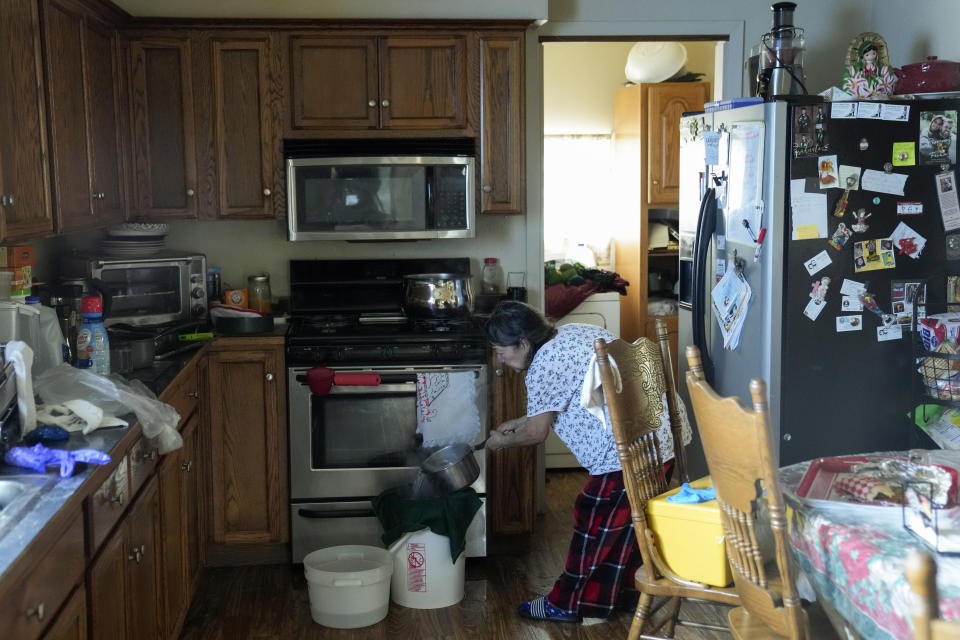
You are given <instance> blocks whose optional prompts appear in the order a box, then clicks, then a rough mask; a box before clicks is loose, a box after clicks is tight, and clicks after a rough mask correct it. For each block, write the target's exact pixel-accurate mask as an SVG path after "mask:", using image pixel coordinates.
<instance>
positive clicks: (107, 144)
mask: <svg viewBox="0 0 960 640" xmlns="http://www.w3.org/2000/svg"><path fill="white" fill-rule="evenodd" d="M44 7H45V10H44V17H45V22H46V44H47V52H48V55H47V59H46V62H47V94H48V96H49V106H50V131H51V136H50V141H51V144H50V147H51V151H52V156H53V184H54V192H53V195H54V204H55V210H56V219H57V230H58V231H75V230H78V229H89V228H91V227H95V226H98V225H102V224H106V223H109V222H118V221H122V220H123V219H124V217H125V210H126V207H125V204H124V202H125V200H124V191H123V187H122V182H121V164H120V158H121V157H122V148H121V143H120V132H121V127H120V120H119V117H118V115H119V111H120V107H119V100H120V92H119V85H118V82H117V78H118V76H119V71H118V68H117V53H116V42H115V36H114V32H113V29H111V28H110V27H109V26H107V25H105V24H103V23H101V22H99V21H98V20H96V19H95V18H92V17H91V16H90V15H89V14H88V13H87V11H86V8H85V7H84V6H83V5H81V4H78V3H76V2H74V1H73V0H48V1H47V2H46V4H45V5H44Z"/></svg>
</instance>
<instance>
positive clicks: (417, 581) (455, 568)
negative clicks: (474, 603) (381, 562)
mask: <svg viewBox="0 0 960 640" xmlns="http://www.w3.org/2000/svg"><path fill="white" fill-rule="evenodd" d="M390 553H392V554H393V558H394V561H393V579H392V581H391V584H390V597H391V599H392V600H393V601H394V602H395V603H397V604H399V605H401V606H403V607H410V608H411V609H439V608H441V607H449V606H452V605H455V604H457V603H458V602H460V601H461V600H463V580H464V579H463V575H464V556H465V555H466V554H463V553H461V554H460V557H458V558H457V561H456V562H452V561H451V560H450V538H448V537H447V536H440V535H437V534H435V533H433V532H432V531H430V530H429V529H424V530H423V531H417V532H415V533H408V534H406V535H404V536H403V537H402V538H400V539H399V540H398V541H397V542H395V543H393V545H392V546H391V547H390Z"/></svg>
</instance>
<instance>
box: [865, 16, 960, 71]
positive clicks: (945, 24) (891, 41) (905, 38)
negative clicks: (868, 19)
mask: <svg viewBox="0 0 960 640" xmlns="http://www.w3.org/2000/svg"><path fill="white" fill-rule="evenodd" d="M882 4H883V10H882V11H877V14H876V20H875V22H876V29H875V30H876V32H877V33H879V34H880V35H881V36H883V39H884V40H886V41H887V49H888V51H889V53H890V63H891V64H892V65H893V66H895V67H902V66H903V65H905V64H910V63H912V62H920V61H921V60H923V59H924V58H926V57H927V56H929V55H934V56H937V57H939V58H940V59H941V60H953V61H957V62H960V39H958V38H957V3H956V2H955V0H924V2H923V4H922V5H921V6H922V7H923V10H922V11H917V6H918V5H917V4H915V3H909V2H884V3H882Z"/></svg>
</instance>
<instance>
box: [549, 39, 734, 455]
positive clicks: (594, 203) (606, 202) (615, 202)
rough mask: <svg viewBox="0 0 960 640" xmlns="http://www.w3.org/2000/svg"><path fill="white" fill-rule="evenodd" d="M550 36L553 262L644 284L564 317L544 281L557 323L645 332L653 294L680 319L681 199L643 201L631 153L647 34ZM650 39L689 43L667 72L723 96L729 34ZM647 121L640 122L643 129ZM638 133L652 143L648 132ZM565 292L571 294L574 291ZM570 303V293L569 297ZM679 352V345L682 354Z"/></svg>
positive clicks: (660, 310) (657, 306) (552, 438)
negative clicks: (637, 71) (630, 115)
mask: <svg viewBox="0 0 960 640" xmlns="http://www.w3.org/2000/svg"><path fill="white" fill-rule="evenodd" d="M542 40H543V41H542V42H541V47H542V56H543V86H542V90H543V94H542V95H543V139H542V145H543V146H542V149H543V164H542V167H543V193H542V203H543V213H542V215H543V256H544V261H545V271H549V270H550V269H552V268H554V267H555V266H560V265H563V264H564V263H567V264H574V263H577V262H579V263H581V264H582V265H583V266H584V267H587V268H598V269H602V270H605V271H611V272H615V273H619V274H621V275H623V276H624V277H625V278H626V279H627V280H628V281H629V282H630V285H629V286H628V291H629V290H630V289H633V291H634V292H636V291H638V290H640V288H642V293H643V296H642V299H641V301H640V302H639V303H638V302H637V301H636V300H635V299H632V300H631V305H632V306H621V305H622V300H621V298H623V297H622V296H620V295H619V294H617V293H616V292H613V293H612V294H611V293H607V292H605V293H596V294H593V295H590V296H589V297H586V298H584V299H583V301H582V303H580V305H579V306H577V307H575V308H574V309H573V310H572V311H567V313H568V315H566V316H564V318H557V316H556V314H554V313H551V300H552V299H553V297H554V296H553V293H554V292H552V291H551V290H550V288H549V286H545V299H546V304H545V307H546V310H547V312H548V315H551V316H553V317H554V319H555V320H557V321H558V324H563V323H564V322H566V321H572V322H588V323H592V324H599V325H601V326H604V327H605V328H607V329H608V330H610V331H611V332H612V333H614V334H615V335H619V336H620V337H622V338H624V339H626V340H629V341H633V340H635V339H636V338H638V337H640V336H641V335H645V332H644V331H643V327H644V325H645V322H646V310H647V306H648V300H649V305H653V306H652V307H651V308H653V309H654V311H653V313H654V314H655V315H664V316H671V315H672V317H673V318H674V320H675V319H676V301H677V293H676V292H675V291H674V286H673V285H674V284H675V282H676V281H677V272H678V269H679V260H678V258H677V254H676V251H675V250H674V251H672V252H671V251H669V250H668V247H670V246H672V245H671V244H670V239H671V234H670V229H671V228H672V229H676V226H677V220H678V212H677V206H676V204H675V203H669V202H668V203H666V204H662V203H661V204H658V205H657V206H656V207H651V206H648V204H647V202H646V200H644V201H643V202H641V198H640V196H639V195H638V194H639V189H635V188H634V186H635V185H638V184H639V181H640V180H641V175H640V171H641V170H640V168H639V166H637V167H634V166H633V160H632V159H631V158H629V157H628V156H626V155H624V154H625V151H624V150H625V149H626V148H628V146H629V142H628V140H629V138H630V135H631V132H630V131H627V130H625V129H624V127H625V126H626V127H628V128H629V127H632V126H633V125H631V124H630V123H629V122H627V123H626V124H625V122H626V121H625V120H624V116H623V115H622V113H621V112H622V110H623V108H624V107H622V106H621V103H622V102H623V101H624V100H629V99H630V98H629V96H626V97H624V95H623V94H625V93H629V91H630V90H629V89H627V90H624V88H625V87H629V86H630V85H633V84H634V83H633V82H631V81H630V80H629V79H628V78H627V71H626V67H627V61H628V57H629V56H630V52H631V50H633V49H634V46H635V45H636V44H637V42H638V40H637V39H636V38H633V39H629V38H626V37H624V38H619V37H618V38H615V39H603V40H593V41H591V40H589V39H577V40H576V41H569V40H567V39H564V40H560V41H550V40H548V39H542ZM643 42H644V45H641V47H647V48H649V45H651V44H653V43H654V42H659V43H661V44H663V45H664V47H666V46H667V45H666V44H665V43H667V42H669V43H671V44H670V45H669V46H670V47H672V48H674V49H675V50H682V51H683V56H684V62H682V65H681V66H680V68H679V69H676V71H671V72H670V73H671V76H670V77H669V78H668V81H671V82H677V81H684V82H699V83H707V85H708V86H706V87H705V88H704V90H705V91H707V92H708V93H707V94H706V95H705V97H706V99H707V100H713V99H719V96H720V95H722V94H721V91H722V76H723V67H724V65H723V51H724V44H725V42H724V41H723V40H719V39H712V38H706V39H705V38H702V37H701V38H699V39H693V40H691V39H683V38H678V39H676V40H670V41H666V40H663V41H650V40H644V41H643ZM626 108H629V105H628V107H626ZM640 128H641V125H640V124H639V123H636V131H639V130H640ZM618 139H619V144H618ZM638 139H639V140H642V141H643V143H644V144H646V141H645V139H644V138H642V137H641V138H638ZM632 153H634V155H636V154H637V153H646V149H633V151H632ZM641 217H642V219H643V221H644V222H643V225H641V224H640V222H639V220H640V219H641ZM646 225H648V226H649V227H651V228H655V229H656V232H657V234H658V235H657V237H656V239H654V238H653V237H650V238H647V231H646V230H645V231H643V233H642V235H641V233H640V227H641V226H646ZM641 241H642V243H643V244H644V246H642V247H641V246H640V244H641ZM654 243H656V245H657V247H659V248H661V249H662V250H658V251H656V252H651V253H649V254H648V253H647V251H648V246H647V245H649V247H653V246H654ZM641 251H642V252H643V255H641V253H640V252H641ZM650 256H653V257H650ZM640 258H642V260H641V259H640ZM654 276H655V277H654ZM545 284H547V283H545ZM554 286H557V285H554ZM564 294H565V295H564V297H565V298H569V297H570V295H569V291H565V292H564ZM636 295H637V294H636V293H633V296H636ZM601 298H602V299H601ZM570 304H571V303H569V301H567V305H566V306H567V307H569V306H570ZM640 304H642V305H643V312H644V315H643V318H634V317H633V316H635V315H636V313H635V312H634V311H633V310H632V309H633V307H637V306H638V305H640ZM621 318H623V319H624V320H625V321H621ZM673 326H676V323H675V322H674V325H673ZM677 357H678V356H677V349H676V348H674V359H676V358H677ZM544 453H545V462H546V464H545V466H546V467H547V468H563V467H573V466H577V462H576V459H575V458H574V457H573V455H572V454H571V453H570V452H569V451H568V450H567V449H566V447H565V446H564V445H563V443H562V442H561V441H560V439H559V438H558V437H557V436H556V434H554V433H551V434H550V435H549V437H548V439H547V442H546V444H545V447H544Z"/></svg>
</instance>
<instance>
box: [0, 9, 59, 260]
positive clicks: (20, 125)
mask: <svg viewBox="0 0 960 640" xmlns="http://www.w3.org/2000/svg"><path fill="white" fill-rule="evenodd" d="M0 42H3V43H4V50H5V53H4V54H3V61H2V62H0V87H3V103H4V108H3V109H0V141H2V143H0V144H2V148H3V153H0V213H2V226H0V241H2V242H9V241H17V240H25V239H29V238H34V237H38V236H43V235H47V234H49V233H51V232H52V231H53V214H52V209H51V206H50V182H49V167H48V165H47V125H46V120H45V116H46V112H47V110H46V100H45V96H44V94H43V91H42V89H41V87H42V86H43V68H42V63H41V61H42V58H41V53H40V16H39V13H38V5H37V2H36V1H35V0H4V1H3V2H0Z"/></svg>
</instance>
